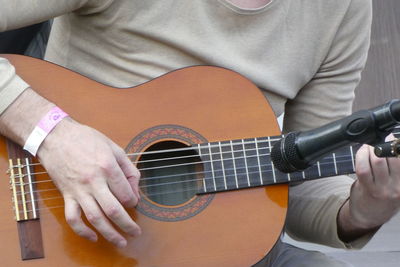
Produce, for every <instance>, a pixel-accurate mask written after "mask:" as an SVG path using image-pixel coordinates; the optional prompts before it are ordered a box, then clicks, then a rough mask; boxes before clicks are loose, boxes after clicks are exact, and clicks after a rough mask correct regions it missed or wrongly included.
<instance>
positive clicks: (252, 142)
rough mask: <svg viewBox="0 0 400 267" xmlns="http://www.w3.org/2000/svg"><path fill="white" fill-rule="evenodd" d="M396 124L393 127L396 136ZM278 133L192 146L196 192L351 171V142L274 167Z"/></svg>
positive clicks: (278, 182)
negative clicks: (303, 163) (295, 166)
mask: <svg viewBox="0 0 400 267" xmlns="http://www.w3.org/2000/svg"><path fill="white" fill-rule="evenodd" d="M399 132H400V128H399V127H396V128H395V129H394V132H393V133H394V134H395V136H396V137H399V136H398V135H399ZM281 138H282V136H270V137H260V138H251V139H240V140H231V141H223V142H211V143H205V144H199V145H197V146H195V147H193V148H194V149H195V150H196V151H197V153H198V154H199V156H200V158H201V160H202V162H203V168H204V170H203V173H204V179H203V184H202V187H201V188H200V190H199V193H213V192H222V191H230V190H237V189H245V188H252V187H258V186H266V185H274V184H281V183H291V182H299V181H305V180H313V179H319V178H324V177H331V176H336V175H346V174H352V173H355V155H356V152H357V150H358V149H359V148H360V146H361V145H360V144H352V145H348V146H344V147H342V148H340V149H337V150H335V151H334V152H332V153H329V154H327V155H325V157H323V158H322V159H321V160H319V161H317V162H315V163H314V164H313V165H312V166H311V167H309V168H307V169H306V170H304V171H298V172H292V173H283V172H281V171H279V170H278V169H276V168H275V167H274V164H273V162H272V160H271V156H270V154H271V149H272V147H273V146H274V144H275V142H277V141H278V140H280V139H281Z"/></svg>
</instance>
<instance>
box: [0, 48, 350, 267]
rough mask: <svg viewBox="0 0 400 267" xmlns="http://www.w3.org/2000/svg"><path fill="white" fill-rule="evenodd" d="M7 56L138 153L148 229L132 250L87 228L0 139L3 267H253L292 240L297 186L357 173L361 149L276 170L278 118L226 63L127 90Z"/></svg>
mask: <svg viewBox="0 0 400 267" xmlns="http://www.w3.org/2000/svg"><path fill="white" fill-rule="evenodd" d="M5 57H7V58H8V59H9V60H10V61H11V62H12V63H13V64H14V65H15V66H16V68H17V70H18V74H19V75H20V76H21V77H22V78H23V79H24V80H26V81H27V82H28V83H29V84H30V85H31V86H32V87H33V88H34V89H35V90H36V91H38V92H39V93H40V94H41V95H43V96H44V97H46V98H48V99H49V100H51V101H53V102H55V103H56V104H57V105H58V106H60V107H62V108H63V109H64V110H65V111H66V112H67V113H69V114H70V115H71V116H72V117H74V118H75V119H77V120H78V121H80V122H82V123H85V124H87V125H89V126H91V127H94V128H96V129H98V130H100V131H101V132H103V133H105V134H106V135H107V136H109V137H110V138H111V139H113V140H114V141H115V142H117V143H118V144H119V145H121V146H122V147H124V148H125V149H126V153H127V154H128V155H129V157H130V159H131V160H132V162H133V163H134V164H136V165H137V166H138V168H139V169H140V170H141V172H142V178H141V181H140V191H141V194H142V199H141V201H140V203H139V205H138V207H137V208H136V209H135V210H132V211H130V214H131V216H132V217H133V218H134V219H135V221H136V222H138V224H139V225H140V226H141V228H142V232H143V233H142V235H141V236H140V237H135V238H128V246H127V247H126V248H124V249H118V248H115V247H114V246H112V245H111V244H109V243H107V242H106V241H105V240H102V239H101V240H99V241H98V242H97V243H91V242H89V241H86V240H84V239H83V238H81V237H79V236H77V235H76V234H75V233H73V232H72V230H71V229H70V228H69V226H68V225H67V224H66V222H65V219H64V213H63V199H62V197H61V195H60V193H59V192H58V191H57V189H56V187H55V186H54V184H53V183H52V182H51V180H50V178H49V177H48V176H47V174H46V172H45V170H44V169H43V168H42V167H41V166H40V164H39V163H37V161H35V160H34V159H32V158H30V157H29V155H28V154H26V153H25V152H24V151H22V150H21V148H20V147H18V146H17V145H15V144H14V143H12V142H11V141H9V140H6V138H0V173H1V177H2V179H0V183H1V184H0V188H1V189H0V190H1V193H0V198H1V200H2V201H1V203H2V205H0V212H1V216H0V225H1V226H0V251H1V252H0V255H1V264H2V265H3V266H145V267H150V266H174V267H176V266H251V265H252V264H255V263H257V262H258V261H260V260H261V259H262V258H263V257H264V256H265V255H266V254H267V253H268V251H269V250H270V249H271V248H272V246H273V245H274V243H275V242H276V241H277V239H278V238H279V236H280V233H281V231H282V227H283V224H284V220H285V214H286V209H287V193H288V186H287V183H288V182H291V181H303V180H305V179H316V178H321V177H326V176H333V175H337V174H347V173H353V172H354V153H355V148H353V147H352V146H349V147H345V148H343V149H341V150H339V151H337V152H335V153H333V154H331V155H328V156H327V157H325V158H324V159H322V160H321V161H319V162H317V163H316V164H315V165H314V166H312V167H310V168H309V169H307V170H305V171H304V172H297V173H292V174H284V173H281V172H279V171H278V170H276V169H275V168H274V166H273V164H272V163H271V160H270V156H269V154H270V149H271V146H272V145H273V143H274V142H275V141H276V140H279V139H280V138H281V136H280V131H279V128H278V125H277V123H276V120H275V117H274V114H273V112H272V110H271V108H270V107H269V105H268V103H267V102H266V101H265V98H264V97H263V95H262V93H261V92H260V91H259V90H258V88H257V87H256V86H255V85H254V84H252V83H251V82H249V81H248V80H247V79H245V78H244V77H242V76H240V75H239V74H237V73H235V72H232V71H229V70H226V69H222V68H216V67H208V66H197V67H189V68H184V69H181V70H177V71H173V72H171V73H169V74H166V75H164V76H161V77H159V78H157V79H154V80H152V81H150V82H148V83H145V84H142V85H140V86H136V87H132V88H126V89H117V88H112V87H108V86H105V85H103V84H100V83H97V82H95V81H92V80H90V79H88V78H86V77H83V76H81V75H79V74H77V73H74V72H71V71H69V70H67V69H64V68H62V67H59V66H57V65H54V64H51V63H47V62H45V61H41V60H37V59H33V58H28V57H23V56H16V55H6V56H5ZM6 173H7V174H6ZM266 185H269V186H266Z"/></svg>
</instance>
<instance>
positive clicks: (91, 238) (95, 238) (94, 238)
mask: <svg viewBox="0 0 400 267" xmlns="http://www.w3.org/2000/svg"><path fill="white" fill-rule="evenodd" d="M89 240H90V241H92V242H96V241H97V236H95V235H93V236H90V237H89Z"/></svg>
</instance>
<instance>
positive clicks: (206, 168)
mask: <svg viewBox="0 0 400 267" xmlns="http://www.w3.org/2000/svg"><path fill="white" fill-rule="evenodd" d="M208 146H209V144H202V145H199V156H200V158H201V160H202V162H203V173H204V180H203V183H204V185H203V187H205V190H204V193H206V192H215V188H216V186H214V179H213V176H214V172H213V169H212V168H213V167H212V164H211V158H210V156H211V155H210V152H209V149H208Z"/></svg>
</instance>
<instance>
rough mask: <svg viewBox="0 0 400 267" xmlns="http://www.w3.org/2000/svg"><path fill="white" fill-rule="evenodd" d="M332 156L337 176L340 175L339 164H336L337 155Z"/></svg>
mask: <svg viewBox="0 0 400 267" xmlns="http://www.w3.org/2000/svg"><path fill="white" fill-rule="evenodd" d="M332 155H333V164H334V166H335V174H336V175H337V174H338V169H337V164H336V154H335V153H333V154H332Z"/></svg>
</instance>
